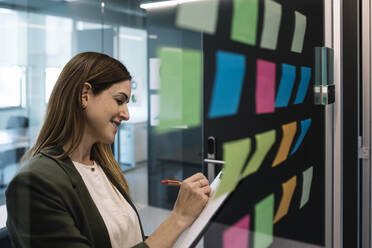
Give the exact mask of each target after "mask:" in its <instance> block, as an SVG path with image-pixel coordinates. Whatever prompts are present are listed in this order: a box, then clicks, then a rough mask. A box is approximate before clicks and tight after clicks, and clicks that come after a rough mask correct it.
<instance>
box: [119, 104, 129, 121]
mask: <svg viewBox="0 0 372 248" xmlns="http://www.w3.org/2000/svg"><path fill="white" fill-rule="evenodd" d="M120 119H121V120H124V121H128V120H129V110H128V106H127V104H123V107H122V109H121V110H120Z"/></svg>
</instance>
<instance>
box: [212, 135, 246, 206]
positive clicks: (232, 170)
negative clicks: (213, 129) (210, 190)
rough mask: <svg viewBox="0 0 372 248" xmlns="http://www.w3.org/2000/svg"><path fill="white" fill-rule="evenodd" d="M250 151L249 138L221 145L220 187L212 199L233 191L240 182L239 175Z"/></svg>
mask: <svg viewBox="0 0 372 248" xmlns="http://www.w3.org/2000/svg"><path fill="white" fill-rule="evenodd" d="M250 150H251V139H250V138H245V139H240V140H235V141H231V142H226V143H224V144H223V159H224V161H225V164H224V165H223V169H222V176H221V182H220V185H219V186H218V188H217V191H216V193H215V195H214V196H213V198H214V199H215V198H218V197H219V196H221V195H223V194H224V193H228V192H231V191H233V190H234V189H235V187H236V185H237V184H238V182H239V180H240V173H241V170H242V168H243V166H244V164H245V160H246V159H247V156H248V154H249V152H250Z"/></svg>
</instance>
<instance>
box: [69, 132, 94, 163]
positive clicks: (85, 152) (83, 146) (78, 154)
mask: <svg viewBox="0 0 372 248" xmlns="http://www.w3.org/2000/svg"><path fill="white" fill-rule="evenodd" d="M93 144H94V143H93V142H92V141H90V142H89V141H88V139H86V138H84V136H83V138H82V140H81V142H80V144H79V146H78V147H77V148H76V149H75V150H74V151H72V153H71V154H70V155H69V156H70V158H71V160H72V161H76V162H79V163H82V164H86V165H93V163H94V161H93V160H91V150H92V147H93ZM70 146H71V144H70V143H68V144H66V145H64V146H63V149H64V150H65V151H67V150H68V148H69V147H70Z"/></svg>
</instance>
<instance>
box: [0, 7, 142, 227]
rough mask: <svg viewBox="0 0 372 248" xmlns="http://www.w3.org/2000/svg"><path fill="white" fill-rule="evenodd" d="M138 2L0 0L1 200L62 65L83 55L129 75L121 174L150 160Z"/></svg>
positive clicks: (120, 138)
mask: <svg viewBox="0 0 372 248" xmlns="http://www.w3.org/2000/svg"><path fill="white" fill-rule="evenodd" d="M139 4H140V3H139V1H109V2H100V1H85V0H81V1H37V0H19V1H17V0H16V1H1V3H0V19H1V20H2V21H1V24H0V37H2V39H0V54H1V56H0V205H3V204H4V203H5V195H4V192H5V189H6V187H7V185H8V183H9V182H10V180H11V179H12V178H13V176H14V175H15V173H16V172H17V170H18V169H19V167H20V166H21V165H20V158H21V157H22V155H23V154H24V153H25V151H26V150H27V149H28V148H29V147H30V146H31V145H32V144H33V143H34V141H35V139H36V137H37V134H38V130H39V129H40V127H41V124H42V121H43V118H44V114H45V110H46V106H47V103H48V101H49V97H50V94H51V91H52V89H53V87H54V84H55V82H56V80H57V78H58V76H59V74H60V72H61V70H62V68H63V66H64V65H65V64H66V63H67V62H68V61H69V59H70V58H72V57H73V56H74V55H76V54H77V53H80V52H84V51H96V52H103V53H106V54H108V55H110V56H113V57H115V58H117V59H119V60H120V61H121V62H122V63H124V65H125V66H126V67H127V68H128V70H129V72H130V73H131V75H132V77H133V80H132V96H131V99H130V103H129V111H130V113H131V120H130V121H129V122H128V123H126V124H124V125H121V130H120V132H119V135H117V137H116V140H115V143H114V144H113V148H114V153H115V154H114V155H115V157H116V159H117V160H118V161H119V162H120V165H121V168H122V170H123V171H127V170H129V169H133V168H136V167H141V166H142V167H143V166H145V165H146V161H147V107H148V103H147V31H146V29H145V27H144V23H145V14H144V11H143V10H141V9H140V8H139ZM146 172H147V171H146ZM142 176H143V177H144V175H142ZM129 177H130V175H129ZM128 181H129V183H131V182H132V181H134V180H131V179H130V178H128ZM135 187H136V186H135V185H134V186H133V188H134V191H138V189H136V188H135ZM143 187H144V188H145V189H144V190H145V193H146V194H145V195H143V194H141V197H140V198H138V197H137V199H138V200H139V202H143V203H146V202H147V186H146V184H145V186H143ZM4 221H5V220H2V221H1V222H4Z"/></svg>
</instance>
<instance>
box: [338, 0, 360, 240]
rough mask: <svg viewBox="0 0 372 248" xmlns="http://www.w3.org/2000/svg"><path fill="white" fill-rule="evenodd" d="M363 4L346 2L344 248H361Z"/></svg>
mask: <svg viewBox="0 0 372 248" xmlns="http://www.w3.org/2000/svg"><path fill="white" fill-rule="evenodd" d="M359 6H360V1H359V0H344V1H343V6H342V9H343V20H342V25H343V35H342V42H343V47H342V53H343V61H342V62H343V66H342V78H343V86H342V87H343V130H344V131H343V151H344V153H343V214H342V216H343V247H360V222H359V200H360V190H359V185H360V184H359V173H360V172H359V171H360V168H359V167H360V163H359V159H358V136H359V135H360V133H359V108H358V106H359V85H360V78H359V68H360V63H359V61H360V60H359V35H360V33H359V27H360V24H359V18H360V10H359V8H360V7H359Z"/></svg>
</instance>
